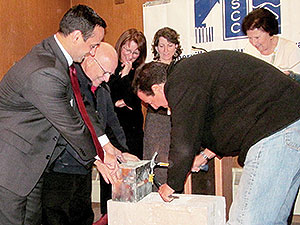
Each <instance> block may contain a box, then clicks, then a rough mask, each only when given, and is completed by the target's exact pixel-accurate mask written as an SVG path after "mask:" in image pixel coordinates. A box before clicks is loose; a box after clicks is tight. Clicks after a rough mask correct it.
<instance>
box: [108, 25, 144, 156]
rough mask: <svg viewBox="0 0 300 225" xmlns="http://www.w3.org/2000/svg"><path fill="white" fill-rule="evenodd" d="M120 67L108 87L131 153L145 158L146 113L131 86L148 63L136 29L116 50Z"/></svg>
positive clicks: (120, 40)
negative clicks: (144, 120)
mask: <svg viewBox="0 0 300 225" xmlns="http://www.w3.org/2000/svg"><path fill="white" fill-rule="evenodd" d="M115 48H116V50H117V53H118V55H119V65H118V67H117V69H116V71H115V74H114V76H111V78H110V80H109V82H108V85H109V86H110V89H111V97H112V100H113V103H114V105H115V112H116V113H117V115H118V118H119V121H120V124H121V126H122V127H123V129H124V132H125V136H126V143H127V146H128V148H129V151H130V153H132V154H134V155H136V156H137V157H139V158H140V159H142V158H143V136H144V133H143V113H142V106H141V100H140V99H139V98H138V97H137V96H136V95H135V94H134V93H133V91H132V87H131V83H132V80H133V77H134V72H135V70H136V68H137V67H138V66H139V65H141V64H142V63H144V62H145V59H146V54H147V47H146V38H145V36H144V34H143V33H142V32H140V31H138V30H136V29H134V28H132V29H129V30H126V31H125V32H124V33H123V34H121V36H120V37H119V39H118V41H117V43H116V46H115Z"/></svg>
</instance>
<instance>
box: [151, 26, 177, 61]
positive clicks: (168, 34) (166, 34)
mask: <svg viewBox="0 0 300 225" xmlns="http://www.w3.org/2000/svg"><path fill="white" fill-rule="evenodd" d="M160 37H163V38H165V39H167V41H168V42H171V43H173V44H175V45H177V49H176V51H175V53H174V55H173V60H174V59H177V58H178V57H179V56H180V55H181V53H182V49H181V45H180V41H179V34H178V33H177V32H176V31H175V30H173V29H172V28H170V27H164V28H161V29H159V30H158V31H157V32H156V33H155V35H154V38H153V43H152V53H153V55H154V57H153V59H154V60H158V59H159V53H158V52H157V51H156V49H155V47H157V46H158V42H159V38H160Z"/></svg>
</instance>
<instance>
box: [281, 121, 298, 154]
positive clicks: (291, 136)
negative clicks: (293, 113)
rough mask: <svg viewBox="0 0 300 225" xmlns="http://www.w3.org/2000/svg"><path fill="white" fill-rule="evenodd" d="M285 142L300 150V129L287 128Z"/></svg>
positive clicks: (290, 146)
mask: <svg viewBox="0 0 300 225" xmlns="http://www.w3.org/2000/svg"><path fill="white" fill-rule="evenodd" d="M284 139H285V144H286V145H287V146H288V147H289V148H291V149H294V150H296V151H299V150H300V129H299V128H297V127H291V128H287V129H286V131H285V136H284Z"/></svg>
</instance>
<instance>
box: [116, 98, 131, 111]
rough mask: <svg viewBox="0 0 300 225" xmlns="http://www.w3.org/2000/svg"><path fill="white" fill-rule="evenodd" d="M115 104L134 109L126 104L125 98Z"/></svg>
mask: <svg viewBox="0 0 300 225" xmlns="http://www.w3.org/2000/svg"><path fill="white" fill-rule="evenodd" d="M115 106H116V107H119V108H122V107H127V108H128V109H130V110H132V108H131V107H129V106H128V105H126V103H125V102H124V99H120V100H118V101H116V103H115Z"/></svg>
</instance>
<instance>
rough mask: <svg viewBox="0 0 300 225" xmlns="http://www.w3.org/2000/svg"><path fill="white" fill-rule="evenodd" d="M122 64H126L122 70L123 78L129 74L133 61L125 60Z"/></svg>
mask: <svg viewBox="0 0 300 225" xmlns="http://www.w3.org/2000/svg"><path fill="white" fill-rule="evenodd" d="M122 66H124V68H123V69H122V71H121V78H122V77H124V76H126V75H128V74H129V72H130V70H131V69H132V62H131V61H127V62H124V63H123V64H122Z"/></svg>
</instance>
